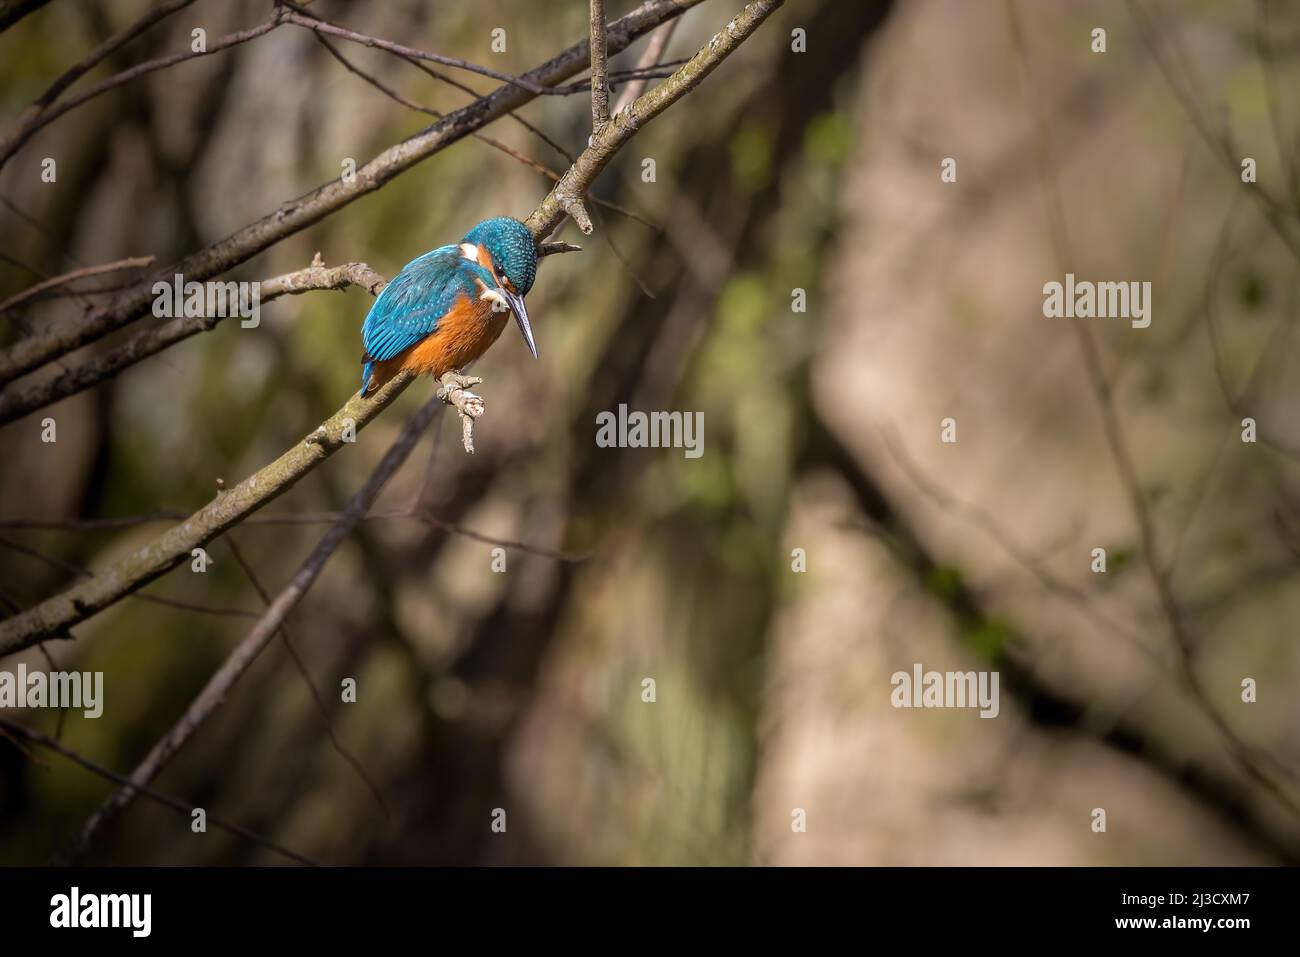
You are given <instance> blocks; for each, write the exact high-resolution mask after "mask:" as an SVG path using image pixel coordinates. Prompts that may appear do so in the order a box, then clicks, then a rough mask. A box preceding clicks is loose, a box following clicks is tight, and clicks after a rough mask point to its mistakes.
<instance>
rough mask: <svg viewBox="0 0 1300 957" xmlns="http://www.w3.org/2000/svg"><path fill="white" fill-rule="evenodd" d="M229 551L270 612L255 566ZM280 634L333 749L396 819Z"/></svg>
mask: <svg viewBox="0 0 1300 957" xmlns="http://www.w3.org/2000/svg"><path fill="white" fill-rule="evenodd" d="M226 547H227V548H228V549H230V554H231V555H232V556H233V557H234V559H235V561H236V563H238V565H239V567H240V568H241V569H243V571H244V577H245V578H247V579H248V582H249V584H251V585H252V586H253V590H254V591H255V592H257V595H258V597H259V598H261V599H262V603H263V604H264V605H266V606H267V607H268V608H269V607H270V606H271V596H270V594H269V593H268V592H267V590H266V589H265V588H263V587H262V582H261V580H260V579H259V578H258V577H257V572H255V571H254V570H253V566H252V565H250V564H249V563H248V559H246V558H245V557H244V553H243V552H242V551H240V549H239V546H238V545H237V544H236V543H235V536H234V535H227V536H226ZM279 633H280V640H281V641H283V642H284V648H285V650H286V651H287V652H289V657H290V658H291V659H292V660H293V664H294V667H295V668H297V669H298V674H299V675H300V676H301V677H302V681H303V684H305V685H306V686H307V691H308V692H309V693H310V694H311V698H312V701H313V702H314V703H315V705H316V713H317V714H318V715H320V719H321V722H322V723H323V724H324V725H325V734H326V736H328V737H329V740H330V745H331V746H332V747H333V748H334V750H335V751H336V752H337V753H338V755H339V757H341V758H342V759H343V760H344V761H345V762H347V764H348V766H349V767H351V768H352V770H353V772H354V773H355V774H356V775H357V777H358V778H360V779H361V782H362V784H364V785H365V786H366V788H367V790H369V791H370V794H371V796H372V797H373V798H374V799H375V803H376V804H378V805H379V809H380V810H381V811H383V812H384V817H391V816H392V815H391V812H390V811H389V809H388V802H386V801H385V800H384V795H383V794H382V793H381V792H380V790H379V785H377V784H376V783H375V782H374V779H372V778H371V777H370V775H369V774H368V773H367V772H366V769H365V766H364V765H362V763H361V760H360V759H359V758H357V756H356V755H354V754H353V753H352V752H351V751H349V750H348V749H347V748H346V747H345V746H344V744H343V742H342V741H340V740H339V738H338V735H337V734H335V733H334V722H333V721H331V720H330V713H329V708H328V707H327V706H326V704H325V698H324V696H323V695H322V694H321V692H320V689H319V688H317V687H316V682H314V681H312V679H311V672H310V671H308V670H307V663H306V662H305V661H303V660H302V655H300V654H298V649H297V648H295V647H294V646H293V641H292V639H290V637H289V626H288V625H286V624H281V625H280V628H279Z"/></svg>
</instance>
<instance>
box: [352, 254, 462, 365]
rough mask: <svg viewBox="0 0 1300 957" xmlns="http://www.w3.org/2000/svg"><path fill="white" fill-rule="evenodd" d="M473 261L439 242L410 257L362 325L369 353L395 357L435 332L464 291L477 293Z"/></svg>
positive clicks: (378, 356)
mask: <svg viewBox="0 0 1300 957" xmlns="http://www.w3.org/2000/svg"><path fill="white" fill-rule="evenodd" d="M468 265H469V263H468V262H466V260H465V259H464V258H462V256H461V254H460V249H459V247H457V246H440V247H439V248H437V249H435V250H433V251H432V252H429V253H425V254H424V255H423V256H421V257H420V258H419V259H415V260H412V261H411V262H409V263H407V264H406V265H405V266H404V267H403V268H402V271H401V272H399V273H398V274H397V276H396V278H394V279H393V281H392V282H390V283H389V284H388V285H387V286H385V287H384V290H383V292H381V293H380V294H379V297H378V298H377V299H375V304H374V305H373V306H371V307H370V313H369V314H368V315H367V316H366V321H365V324H364V325H363V326H362V327H361V339H362V341H363V342H364V343H365V347H366V356H367V358H370V359H378V360H381V361H382V360H384V359H391V358H393V357H394V356H396V355H397V354H398V353H400V352H401V351H402V350H403V349H408V348H410V347H411V346H413V345H415V344H416V343H417V342H419V341H420V340H421V339H423V338H424V337H425V336H427V335H429V334H430V333H431V332H433V331H434V329H436V328H437V326H438V320H439V319H440V318H441V317H442V316H443V315H445V314H446V313H447V311H448V310H450V309H451V307H452V305H454V304H455V302H456V300H457V299H458V298H459V297H460V296H462V295H469V296H473V295H474V294H475V291H476V290H475V286H474V279H473V273H472V272H471V271H470V270H468V269H466V268H464V267H465V266H468Z"/></svg>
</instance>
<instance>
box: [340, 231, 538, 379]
mask: <svg viewBox="0 0 1300 957" xmlns="http://www.w3.org/2000/svg"><path fill="white" fill-rule="evenodd" d="M536 276H537V246H536V244H535V243H534V242H533V235H532V233H530V232H529V231H528V228H527V227H526V226H524V224H523V223H521V222H519V220H517V219H510V218H509V217H506V216H501V217H498V218H496V219H485V220H484V221H483V222H481V223H479V224H478V225H477V226H475V227H474V228H473V229H471V230H470V231H469V232H468V233H466V234H465V238H464V239H462V240H461V241H460V243H458V244H457V245H455V246H439V247H438V248H437V249H435V250H433V251H432V252H428V253H425V254H424V255H423V256H421V257H420V258H419V259H415V260H412V261H411V262H409V263H407V264H406V265H405V266H403V267H402V271H401V272H399V273H398V274H397V277H396V278H395V279H393V281H392V282H390V283H389V284H388V285H387V286H385V287H384V290H383V292H381V293H380V294H379V297H378V298H377V299H376V300H375V304H374V305H373V306H371V307H370V312H369V314H367V316H366V321H365V324H364V325H363V326H362V327H361V338H362V341H363V342H364V343H365V348H366V351H365V354H364V355H363V356H362V357H361V361H362V362H363V363H364V365H363V366H362V369H361V394H362V395H363V396H366V395H370V394H371V393H372V392H374V391H375V390H376V389H378V388H379V387H380V386H382V385H383V384H384V383H385V382H387V381H388V380H389V379H391V378H393V376H395V375H397V373H398V372H399V371H400V370H403V369H409V370H411V371H412V372H414V373H415V374H416V375H432V376H437V377H441V376H442V375H444V374H445V373H447V372H451V371H453V370H457V369H462V368H464V367H465V366H466V365H468V364H469V363H471V362H473V361H474V360H475V359H477V358H478V357H479V356H481V355H482V354H483V353H484V352H486V351H487V348H488V346H490V345H492V343H493V342H495V341H496V339H497V336H499V335H501V330H502V329H503V328H505V324H506V313H508V312H513V313H514V314H515V322H517V323H518V324H519V331H520V332H522V333H523V334H524V342H526V343H527V344H528V350H529V351H530V352H531V353H532V354H533V358H534V359H536V358H537V344H536V343H535V342H533V330H532V328H531V327H530V326H529V325H528V310H527V309H525V308H524V296H526V295H527V294H528V290H529V289H531V288H532V287H533V280H534V279H535V278H536Z"/></svg>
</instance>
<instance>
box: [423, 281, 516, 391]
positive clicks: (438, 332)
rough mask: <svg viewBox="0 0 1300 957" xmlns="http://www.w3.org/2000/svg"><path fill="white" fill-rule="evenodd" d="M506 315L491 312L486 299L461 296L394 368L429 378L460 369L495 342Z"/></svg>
mask: <svg viewBox="0 0 1300 957" xmlns="http://www.w3.org/2000/svg"><path fill="white" fill-rule="evenodd" d="M509 315H510V313H509V312H507V311H504V310H503V311H500V312H498V311H496V310H494V309H493V308H492V303H491V302H489V301H488V300H486V299H471V298H469V297H468V296H462V297H461V298H460V299H457V300H456V304H455V305H454V306H452V307H451V309H450V310H448V311H447V313H446V315H444V316H443V317H442V318H441V319H439V320H438V328H437V329H435V330H434V331H433V332H432V333H430V334H429V335H428V336H427V337H425V338H424V339H422V340H420V341H419V342H417V343H416V344H415V345H413V346H411V347H410V348H409V349H407V350H406V351H405V352H403V353H402V354H401V355H399V356H398V357H397V360H398V368H401V369H409V370H411V371H412V372H415V373H416V374H417V375H432V376H441V375H443V374H444V373H446V372H450V371H451V370H453V369H460V368H463V367H464V366H466V365H468V364H469V363H471V362H473V361H474V360H475V359H477V358H478V357H479V356H481V355H482V354H483V353H484V352H486V351H487V348H488V346H490V345H492V343H494V342H496V340H497V337H498V336H499V335H501V330H502V329H504V328H505V325H506V319H507V317H508V316H509Z"/></svg>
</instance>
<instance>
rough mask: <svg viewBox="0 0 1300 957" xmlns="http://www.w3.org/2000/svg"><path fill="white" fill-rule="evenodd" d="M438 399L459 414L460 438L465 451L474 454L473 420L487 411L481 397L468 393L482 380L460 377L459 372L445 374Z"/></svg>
mask: <svg viewBox="0 0 1300 957" xmlns="http://www.w3.org/2000/svg"><path fill="white" fill-rule="evenodd" d="M438 381H439V383H441V384H440V385H439V386H438V398H440V399H442V401H443V402H446V403H447V404H448V405H453V406H455V407H456V411H457V412H459V413H460V437H461V442H462V443H463V444H464V446H465V451H466V452H468V453H470V454H471V455H473V454H474V420H475V419H477V418H478V417H479V416H481V415H482V414H483V413H484V412H486V411H487V407H486V406H485V405H484V404H483V397H482V396H479V395H475V394H474V393H473V392H470V391H469V387H470V386H472V385H478V384H479V383H480V382H482V381H483V380H482V379H481V378H479V377H478V376H475V375H461V374H460V373H459V372H446V373H443V375H442V378H440V379H439V380H438Z"/></svg>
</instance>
